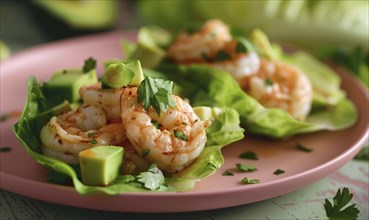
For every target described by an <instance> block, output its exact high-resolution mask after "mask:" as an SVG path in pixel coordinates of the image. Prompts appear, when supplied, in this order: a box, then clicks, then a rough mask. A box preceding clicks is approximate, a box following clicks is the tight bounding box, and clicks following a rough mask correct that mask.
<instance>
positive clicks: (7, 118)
mask: <svg viewBox="0 0 369 220" xmlns="http://www.w3.org/2000/svg"><path fill="white" fill-rule="evenodd" d="M9 118H10V116H9V114H2V115H1V116H0V121H7V120H9Z"/></svg>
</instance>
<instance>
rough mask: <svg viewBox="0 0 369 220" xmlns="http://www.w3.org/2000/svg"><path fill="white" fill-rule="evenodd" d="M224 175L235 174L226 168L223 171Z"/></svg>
mask: <svg viewBox="0 0 369 220" xmlns="http://www.w3.org/2000/svg"><path fill="white" fill-rule="evenodd" d="M222 175H223V176H233V175H234V174H233V173H232V172H231V171H229V170H226V171H224V172H223V173H222Z"/></svg>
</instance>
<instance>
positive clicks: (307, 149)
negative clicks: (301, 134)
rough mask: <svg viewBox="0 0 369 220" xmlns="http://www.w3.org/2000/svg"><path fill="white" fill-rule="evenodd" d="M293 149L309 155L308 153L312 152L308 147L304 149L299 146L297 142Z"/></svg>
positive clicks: (302, 146)
mask: <svg viewBox="0 0 369 220" xmlns="http://www.w3.org/2000/svg"><path fill="white" fill-rule="evenodd" d="M295 148H296V149H297V150H300V151H303V152H306V153H309V152H311V151H313V149H311V148H308V147H305V146H304V145H302V144H300V143H298V142H297V143H296V146H295Z"/></svg>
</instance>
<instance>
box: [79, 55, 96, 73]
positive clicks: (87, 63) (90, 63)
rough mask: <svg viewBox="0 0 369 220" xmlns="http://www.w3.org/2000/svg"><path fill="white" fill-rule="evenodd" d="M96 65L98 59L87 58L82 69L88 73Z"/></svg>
mask: <svg viewBox="0 0 369 220" xmlns="http://www.w3.org/2000/svg"><path fill="white" fill-rule="evenodd" d="M95 67H96V60H95V59H94V58H92V57H90V58H88V59H87V60H85V63H84V65H83V67H82V71H83V72H84V73H88V72H89V71H90V70H92V69H95Z"/></svg>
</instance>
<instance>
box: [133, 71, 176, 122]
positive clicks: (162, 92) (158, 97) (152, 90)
mask: <svg viewBox="0 0 369 220" xmlns="http://www.w3.org/2000/svg"><path fill="white" fill-rule="evenodd" d="M173 87H174V84H173V82H172V81H169V80H164V79H154V78H151V77H150V76H148V77H146V78H145V79H144V80H143V81H142V82H141V84H140V86H139V87H138V91H137V93H138V98H137V100H138V102H140V103H142V105H143V106H144V108H145V109H146V110H147V109H149V108H150V106H152V107H153V108H154V109H155V111H156V113H157V114H158V115H160V111H163V112H166V111H167V109H168V106H175V102H174V100H173V99H172V98H171V97H170V96H171V95H172V91H173Z"/></svg>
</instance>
